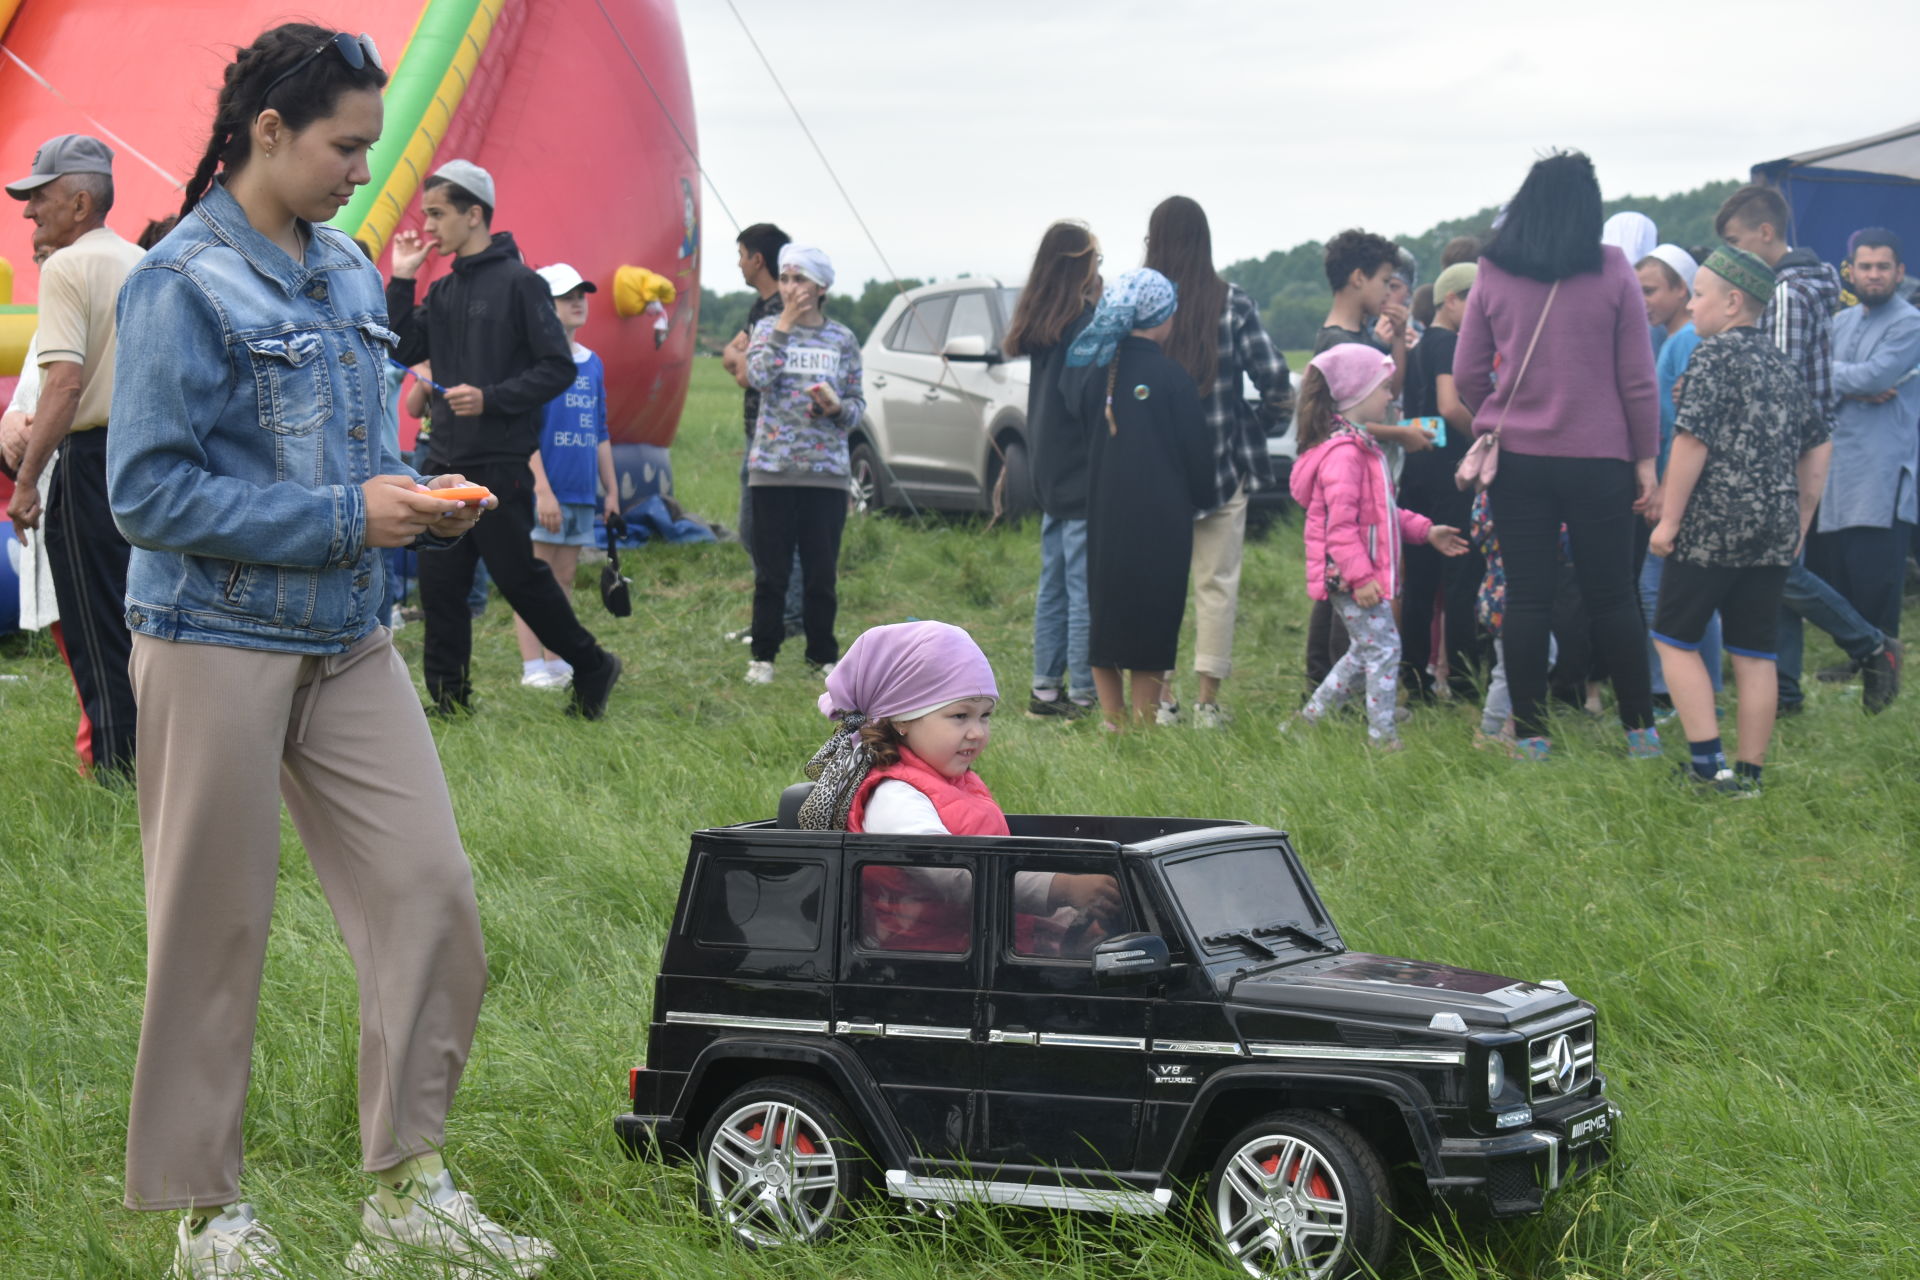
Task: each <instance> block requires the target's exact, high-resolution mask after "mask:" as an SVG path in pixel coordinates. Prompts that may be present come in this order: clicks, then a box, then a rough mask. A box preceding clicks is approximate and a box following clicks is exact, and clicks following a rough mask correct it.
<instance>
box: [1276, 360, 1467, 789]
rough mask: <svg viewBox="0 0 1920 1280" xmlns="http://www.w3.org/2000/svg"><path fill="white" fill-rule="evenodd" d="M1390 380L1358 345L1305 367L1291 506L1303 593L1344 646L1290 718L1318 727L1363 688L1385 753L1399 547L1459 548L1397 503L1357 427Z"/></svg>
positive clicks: (1390, 719) (1446, 551)
mask: <svg viewBox="0 0 1920 1280" xmlns="http://www.w3.org/2000/svg"><path fill="white" fill-rule="evenodd" d="M1392 376H1393V359H1392V358H1391V357H1390V356H1387V355H1385V354H1384V353H1382V352H1381V351H1379V350H1377V349H1376V348H1374V347H1371V346H1366V345H1363V344H1361V343H1344V344H1342V345H1340V346H1337V347H1332V348H1329V349H1328V350H1326V351H1323V352H1321V353H1320V354H1319V355H1317V356H1315V357H1314V358H1313V359H1312V361H1310V362H1309V363H1308V365H1307V372H1306V375H1305V376H1304V377H1303V378H1302V379H1301V380H1300V413H1299V419H1298V427H1297V431H1296V439H1297V441H1298V445H1299V448H1300V450H1301V454H1300V460H1299V461H1298V462H1296V463H1294V464H1293V482H1292V489H1293V500H1294V501H1295V502H1298V503H1299V504H1300V507H1301V509H1302V510H1303V511H1305V512H1306V517H1307V518H1306V542H1307V594H1308V595H1310V596H1312V597H1313V598H1314V599H1315V600H1329V601H1331V602H1332V604H1333V607H1334V609H1335V610H1336V611H1337V612H1338V613H1339V615H1340V620H1341V621H1342V622H1344V623H1345V624H1346V627H1347V635H1348V637H1349V638H1350V641H1351V643H1350V644H1349V646H1348V648H1347V652H1346V655H1345V656H1344V657H1342V658H1341V659H1340V661H1339V662H1338V663H1336V664H1335V665H1334V668H1333V670H1332V671H1330V672H1328V673H1327V678H1326V679H1325V680H1324V681H1323V682H1322V683H1321V685H1320V687H1319V688H1318V689H1316V690H1314V694H1313V697H1312V698H1310V699H1308V701H1307V705H1306V706H1305V707H1304V708H1302V709H1301V711H1300V715H1299V717H1298V718H1299V719H1300V720H1302V721H1304V722H1305V723H1307V724H1310V725H1312V724H1318V723H1319V722H1320V721H1321V719H1322V718H1323V717H1325V716H1326V714H1327V713H1328V712H1329V711H1332V710H1334V709H1336V708H1337V707H1339V706H1340V705H1341V704H1342V703H1344V702H1345V701H1346V700H1347V699H1348V698H1350V697H1352V696H1353V695H1354V694H1355V693H1357V692H1359V690H1360V688H1361V685H1362V683H1363V682H1364V684H1365V686H1366V692H1367V736H1368V738H1369V739H1370V741H1371V742H1372V744H1373V745H1374V746H1375V747H1378V748H1380V749H1381V750H1383V751H1398V750H1399V749H1400V747H1401V742H1400V735H1399V732H1398V730H1397V729H1395V727H1394V697H1395V693H1396V692H1397V688H1396V686H1397V684H1398V678H1399V669H1400V630H1399V627H1398V626H1397V625H1396V624H1395V622H1394V617H1393V600H1394V598H1395V597H1396V596H1398V595H1399V594H1400V540H1401V539H1402V538H1405V539H1406V540H1407V541H1408V542H1426V543H1428V544H1429V545H1431V546H1432V547H1433V548H1434V549H1435V550H1436V551H1438V552H1440V554H1442V555H1447V556H1457V555H1461V554H1463V553H1465V551H1466V549H1467V544H1466V540H1465V539H1463V538H1462V537H1461V536H1460V531H1459V530H1458V529H1455V528H1452V527H1451V526H1449V525H1444V524H1434V523H1433V522H1432V521H1431V520H1429V519H1427V517H1425V516H1423V515H1420V514H1418V513H1416V512H1412V511H1402V510H1400V508H1399V507H1398V506H1397V505H1395V503H1394V500H1393V480H1392V478H1391V476H1390V475H1389V474H1388V472H1387V460H1386V457H1385V456H1384V455H1383V454H1382V453H1381V452H1380V447H1379V446H1378V445H1376V444H1375V443H1374V442H1373V437H1372V436H1370V435H1368V434H1367V432H1366V431H1365V430H1363V429H1362V428H1360V427H1359V426H1357V425H1355V424H1356V423H1362V422H1375V421H1379V420H1380V419H1381V416H1382V415H1383V414H1384V413H1385V411H1386V408H1387V404H1388V401H1389V400H1390V399H1391V398H1392V394H1393V392H1392V388H1391V387H1390V386H1389V381H1388V380H1389V379H1390V378H1392Z"/></svg>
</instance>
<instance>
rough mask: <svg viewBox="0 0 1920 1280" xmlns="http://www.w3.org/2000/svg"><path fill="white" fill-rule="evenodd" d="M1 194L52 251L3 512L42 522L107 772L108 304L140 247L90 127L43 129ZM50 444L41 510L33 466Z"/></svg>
mask: <svg viewBox="0 0 1920 1280" xmlns="http://www.w3.org/2000/svg"><path fill="white" fill-rule="evenodd" d="M7 194H8V195H10V196H12V197H13V198H14V199H15V200H20V201H24V202H25V206H26V207H25V210H24V214H25V216H26V218H27V219H28V221H30V222H32V223H33V225H34V231H33V243H34V246H35V247H36V248H47V249H51V250H52V251H53V256H52V257H50V258H48V259H47V263H46V265H45V266H44V267H42V268H41V271H40V352H39V360H40V374H41V381H40V404H39V407H38V408H37V409H36V410H35V412H34V417H33V425H32V427H31V428H30V430H29V433H28V436H27V444H26V451H25V453H24V455H23V456H22V457H21V459H20V466H19V474H18V476H17V486H18V487H17V488H15V490H14V495H13V501H12V502H11V503H10V504H8V507H7V515H8V516H9V517H10V518H11V519H12V520H13V523H14V527H15V528H16V529H20V530H25V529H35V528H42V527H44V529H45V534H46V545H47V556H48V559H49V560H50V561H51V562H52V566H53V590H54V598H55V599H56V600H57V601H58V602H59V606H60V617H61V619H62V620H63V625H64V627H65V629H66V634H67V649H68V653H69V655H70V657H71V658H72V662H73V678H74V683H75V684H76V685H77V686H78V687H79V690H80V700H81V702H82V704H83V705H84V706H85V708H86V712H87V718H88V719H89V720H91V721H92V722H93V759H94V766H95V770H96V774H95V776H97V777H112V776H115V775H118V774H123V773H125V772H127V771H129V770H131V768H132V767H133V745H134V703H133V685H132V683H131V682H130V681H129V679H128V677H127V658H128V655H129V653H130V652H131V649H132V642H131V640H130V638H129V636H128V634H127V625H126V618H125V611H126V594H127V554H128V548H127V540H126V539H125V538H124V537H122V536H121V535H120V530H119V529H118V528H117V527H115V525H114V523H113V512H112V509H111V508H110V507H109V506H108V504H107V410H108V408H109V406H110V405H111V403H112V400H113V354H114V320H113V316H114V304H115V302H116V301H117V300H118V298H119V296H120V286H121V284H123V283H124V282H125V281H126V278H127V273H128V272H130V271H132V270H133V267H134V264H135V263H137V262H139V261H140V250H139V249H138V248H137V247H135V246H134V245H132V244H130V243H128V242H127V241H125V240H123V239H121V238H120V237H119V236H118V235H115V234H114V233H113V232H112V231H109V230H108V229H107V226H106V217H107V211H108V210H109V209H111V208H112V207H113V152H112V151H110V150H108V149H107V146H106V144H105V143H103V142H101V141H100V140H99V139H98V138H93V137H89V136H87V135H86V134H84V133H69V134H63V135H62V136H60V137H58V138H53V139H50V140H49V141H48V142H47V143H46V144H45V145H44V146H42V147H41V148H40V150H39V151H38V152H37V153H36V154H35V155H34V157H33V172H32V173H30V174H28V175H27V176H26V177H24V178H22V179H20V180H19V181H18V182H10V183H8V184H7ZM56 449H58V450H60V466H59V468H58V469H57V470H56V471H55V473H54V477H53V485H52V489H53V492H52V493H50V494H49V495H48V496H47V504H46V509H45V510H44V511H43V510H41V507H40V490H39V482H40V473H41V472H42V471H43V470H45V468H46V465H47V461H48V459H50V458H51V457H52V456H53V453H54V451H55V450H56Z"/></svg>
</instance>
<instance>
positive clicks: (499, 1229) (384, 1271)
mask: <svg viewBox="0 0 1920 1280" xmlns="http://www.w3.org/2000/svg"><path fill="white" fill-rule="evenodd" d="M360 1234H361V1237H362V1238H361V1240H360V1242H359V1243H358V1244H356V1245H354V1246H353V1250H352V1252H350V1253H348V1254H347V1274H348V1275H351V1276H390V1277H393V1278H394V1280H401V1278H402V1277H412V1276H415V1275H419V1274H421V1271H420V1265H421V1264H423V1263H431V1264H433V1265H432V1270H431V1274H432V1275H433V1276H435V1277H441V1276H445V1277H453V1278H456V1280H497V1278H498V1277H499V1276H501V1275H502V1274H508V1275H515V1276H520V1277H522V1278H523V1280H525V1278H528V1277H532V1276H537V1275H539V1274H540V1273H541V1272H542V1271H544V1270H545V1269H546V1265H547V1263H548V1262H549V1261H551V1260H552V1259H553V1258H554V1256H555V1250H554V1247H553V1246H552V1245H550V1244H548V1243H547V1242H546V1241H545V1240H542V1239H539V1238H538V1237H536V1236H517V1235H514V1234H513V1233H512V1232H511V1231H508V1230H507V1229H506V1228H505V1227H503V1226H501V1225H500V1224H499V1223H497V1222H495V1221H494V1220H493V1219H492V1218H489V1217H488V1216H487V1215H486V1214H484V1213H482V1212H480V1207H479V1206H478V1205H476V1204H475V1203H474V1202H473V1197H472V1196H471V1195H469V1194H467V1193H466V1192H464V1191H459V1190H456V1189H455V1188H454V1185H453V1177H452V1175H450V1174H447V1173H444V1172H443V1173H441V1174H440V1176H439V1177H437V1178H435V1179H434V1180H433V1181H432V1182H430V1183H429V1184H428V1187H427V1194H426V1196H425V1197H424V1198H423V1199H415V1200H412V1201H410V1202H409V1206H408V1209H407V1212H406V1213H405V1214H403V1215H402V1216H400V1217H398V1218H389V1217H388V1216H387V1215H386V1214H385V1213H382V1212H381V1210H380V1206H379V1205H377V1204H375V1203H374V1202H373V1201H372V1200H368V1201H367V1202H366V1203H365V1204H363V1205H362V1206H361V1208H360Z"/></svg>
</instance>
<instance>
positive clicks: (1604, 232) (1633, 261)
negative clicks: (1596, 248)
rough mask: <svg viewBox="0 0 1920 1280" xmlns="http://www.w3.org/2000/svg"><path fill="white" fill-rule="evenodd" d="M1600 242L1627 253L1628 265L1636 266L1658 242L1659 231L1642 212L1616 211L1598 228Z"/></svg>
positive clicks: (1651, 220)
mask: <svg viewBox="0 0 1920 1280" xmlns="http://www.w3.org/2000/svg"><path fill="white" fill-rule="evenodd" d="M1600 243H1601V244H1610V245H1612V246H1613V247H1614V248H1616V249H1618V250H1619V251H1620V252H1622V253H1624V254H1626V255H1627V265H1628V266H1636V265H1638V264H1639V262H1640V259H1642V258H1644V257H1646V256H1647V255H1648V254H1650V253H1652V252H1653V247H1654V246H1655V245H1657V244H1659V243H1660V232H1659V230H1658V229H1657V228H1655V226H1654V225H1653V219H1652V218H1649V217H1648V216H1647V215H1646V214H1644V213H1633V212H1630V211H1629V212H1626V213H1616V214H1614V215H1613V216H1612V217H1611V218H1608V219H1607V221H1606V223H1605V224H1604V225H1603V226H1602V227H1601V228H1600Z"/></svg>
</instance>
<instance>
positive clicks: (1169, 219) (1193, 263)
mask: <svg viewBox="0 0 1920 1280" xmlns="http://www.w3.org/2000/svg"><path fill="white" fill-rule="evenodd" d="M1146 265H1147V266H1149V267H1151V268H1153V269H1154V270H1155V271H1158V272H1159V273H1160V274H1161V275H1163V276H1165V277H1166V278H1167V279H1169V280H1171V281H1173V287H1174V289H1175V290H1176V291H1177V292H1178V294H1179V298H1180V309H1179V310H1178V311H1176V312H1174V313H1173V332H1172V333H1171V334H1169V335H1168V336H1167V355H1168V357H1169V358H1171V359H1172V360H1173V362H1174V363H1175V364H1177V365H1179V366H1180V367H1181V368H1182V369H1185V370H1186V371H1187V373H1188V375H1189V376H1190V377H1192V379H1193V382H1194V385H1195V386H1196V387H1198V388H1199V389H1200V395H1201V398H1202V399H1204V398H1206V397H1207V396H1210V395H1212V394H1213V380H1214V377H1215V376H1216V375H1217V374H1218V373H1219V372H1220V317H1221V315H1222V314H1224V313H1225V311H1226V309H1227V282H1226V281H1225V280H1222V279H1221V278H1220V273H1219V272H1217V271H1215V270H1214V269H1213V231H1212V230H1211V229H1210V228H1209V227H1208V226H1207V212H1206V210H1204V209H1202V208H1201V207H1200V205H1199V202H1198V201H1195V200H1190V199H1188V198H1187V197H1186V196H1168V197H1167V198H1166V199H1165V200H1162V201H1161V202H1160V204H1159V205H1158V207H1156V208H1155V209H1154V211H1153V216H1152V217H1150V218H1148V219H1147V261H1146Z"/></svg>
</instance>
